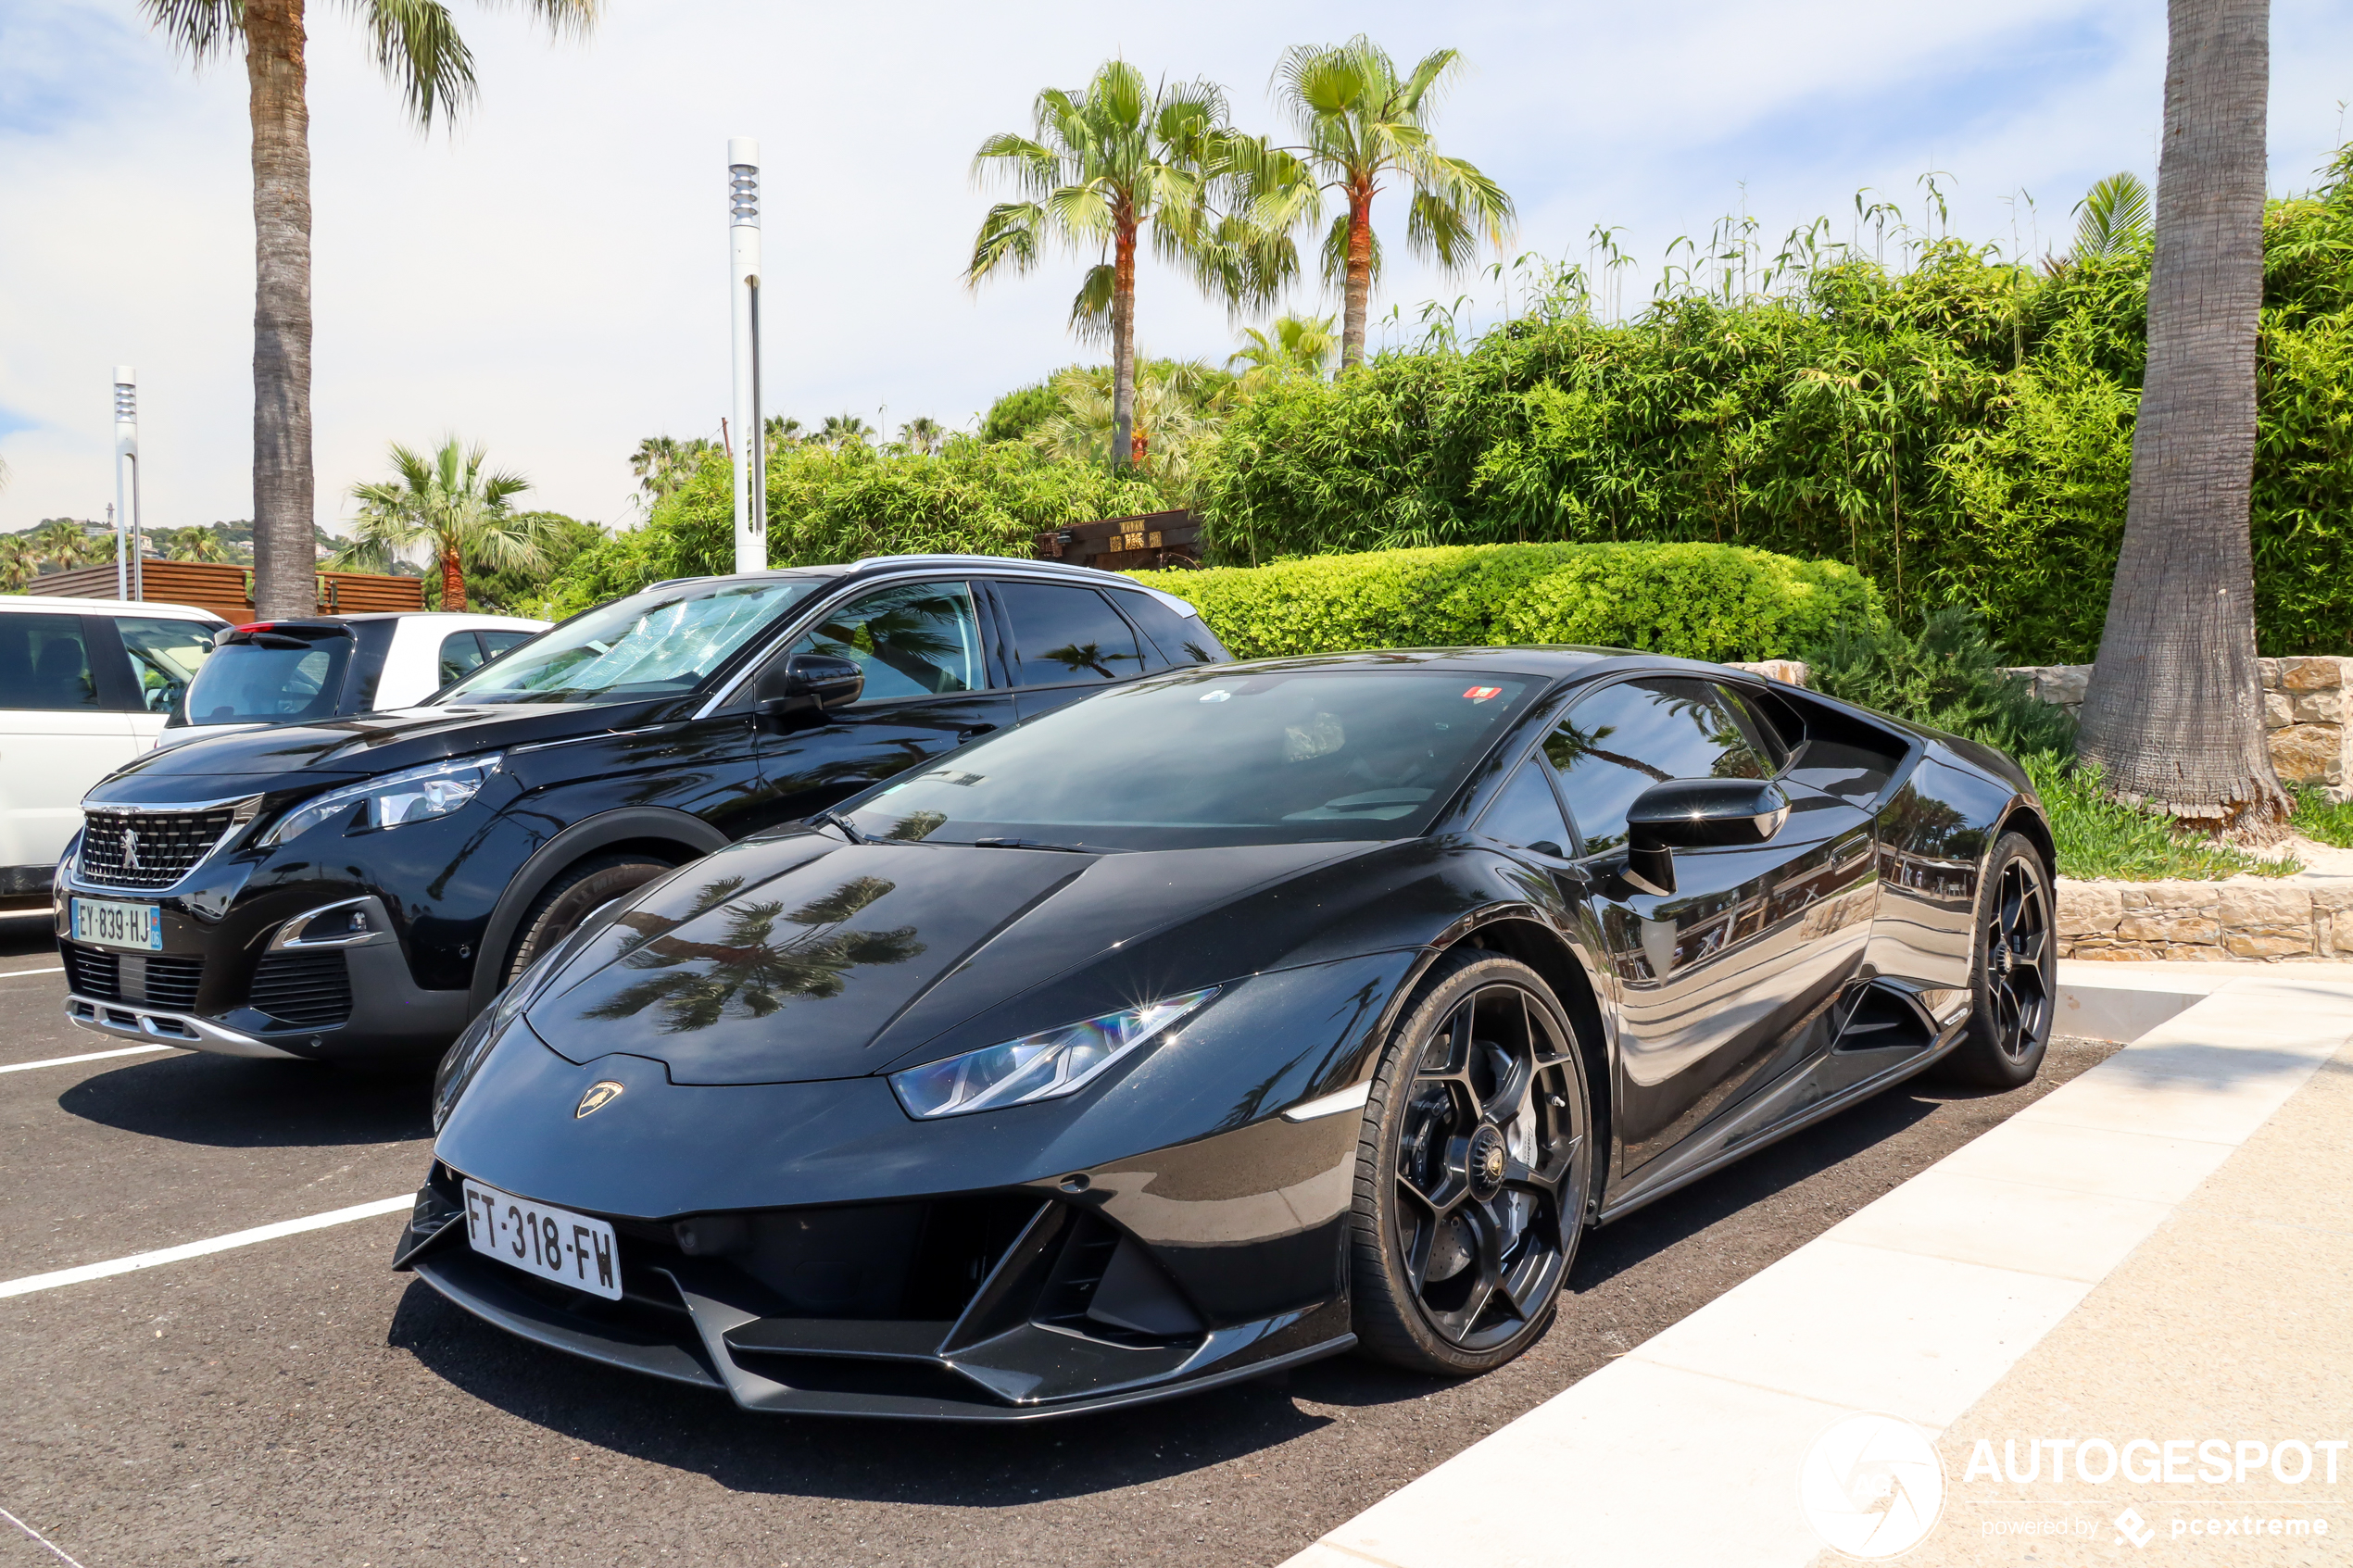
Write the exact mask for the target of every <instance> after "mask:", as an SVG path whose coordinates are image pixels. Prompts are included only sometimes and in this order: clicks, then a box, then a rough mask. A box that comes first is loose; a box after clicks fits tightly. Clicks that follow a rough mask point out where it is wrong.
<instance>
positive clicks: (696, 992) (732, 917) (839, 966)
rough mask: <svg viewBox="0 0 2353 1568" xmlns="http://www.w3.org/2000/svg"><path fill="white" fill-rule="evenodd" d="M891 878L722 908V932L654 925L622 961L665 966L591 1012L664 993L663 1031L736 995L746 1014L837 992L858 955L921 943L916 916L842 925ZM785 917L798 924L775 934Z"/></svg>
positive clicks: (886, 955) (706, 902)
mask: <svg viewBox="0 0 2353 1568" xmlns="http://www.w3.org/2000/svg"><path fill="white" fill-rule="evenodd" d="M731 884H732V885H731ZM740 885H741V884H740V883H739V882H735V881H734V879H730V881H729V883H714V884H710V885H708V886H706V887H705V888H704V889H703V890H702V894H701V896H700V897H698V898H697V899H696V901H695V913H696V914H702V913H707V912H709V911H710V910H711V909H715V908H716V907H718V906H719V905H720V904H722V903H724V902H725V901H726V899H728V898H729V897H732V896H733V895H734V894H735V893H736V890H737V888H738V887H740ZM892 886H893V884H891V883H888V882H886V881H884V880H883V879H882V878H880V877H873V876H862V877H857V878H853V879H852V880H851V881H849V882H846V883H844V884H842V885H840V886H839V887H837V888H836V889H834V890H833V891H832V892H831V893H828V894H826V895H824V897H820V898H814V899H812V900H811V901H810V902H808V903H806V904H804V905H802V906H801V907H800V908H799V909H794V910H792V911H791V912H790V913H786V911H785V907H784V905H783V904H782V903H781V902H778V901H770V902H765V903H758V904H746V905H743V906H742V907H740V908H738V909H735V910H734V911H732V912H731V913H730V914H729V915H728V916H727V917H726V928H725V932H724V939H723V940H720V941H716V942H700V941H691V940H688V939H686V938H684V937H680V936H675V935H670V934H669V932H668V931H664V932H662V933H661V934H660V935H650V934H648V935H647V936H646V939H645V940H643V941H641V942H640V943H639V944H638V945H637V946H636V947H634V948H632V949H631V950H630V952H629V953H628V955H627V956H626V957H624V958H623V960H621V961H622V962H623V964H625V965H626V966H627V967H629V968H631V969H637V970H661V971H668V972H666V973H659V974H653V975H649V976H648V978H646V979H644V980H640V981H637V982H635V984H633V985H627V986H624V987H623V988H622V989H621V990H620V991H618V992H616V993H615V994H614V995H613V996H612V997H610V999H609V1000H607V1001H605V1002H604V1003H602V1004H601V1005H599V1006H598V1007H595V1008H592V1009H590V1010H589V1011H588V1014H587V1016H588V1017H590V1018H610V1019H622V1018H631V1017H635V1015H636V1014H638V1013H640V1012H643V1011H644V1010H646V1009H647V1008H649V1007H652V1006H654V1005H655V1004H657V1003H659V1004H661V1010H662V1019H663V1021H662V1025H661V1028H662V1033H664V1034H666V1035H680V1034H685V1033H686V1032H687V1031H689V1030H694V1029H707V1028H709V1027H710V1026H711V1025H712V1024H714V1023H716V1022H719V1020H720V1019H721V1018H722V1017H723V1016H724V1014H725V1012H726V1010H727V1008H728V1006H729V1005H730V1004H731V1003H732V1004H734V1005H735V1006H736V1007H738V1008H739V1009H741V1010H742V1012H743V1014H744V1015H746V1016H749V1017H752V1018H765V1017H767V1016H768V1015H769V1014H770V1013H773V1012H774V1011H775V1010H777V1009H778V1008H779V1007H782V1006H783V1005H784V1004H785V1002H786V1001H787V1000H789V999H791V998H792V997H810V998H812V999H814V1000H823V999H824V998H826V997H837V996H839V995H840V994H841V991H842V987H843V985H845V984H846V982H845V979H844V976H845V975H847V974H848V972H849V971H850V970H852V969H854V968H856V967H858V966H859V965H861V964H882V963H903V962H905V961H906V960H909V959H912V958H913V957H914V956H915V955H917V954H918V953H921V952H922V951H923V950H924V945H923V944H922V943H921V942H918V941H916V940H915V928H914V927H912V926H901V927H900V928H899V929H897V930H895V931H848V930H844V929H842V927H843V925H844V923H845V922H848V921H849V919H850V918H851V917H852V916H854V915H856V914H857V913H858V911H860V910H861V909H864V908H865V907H866V906H867V905H869V904H871V903H873V902H874V901H875V899H877V898H880V897H882V896H883V895H885V894H886V893H888V892H889V891H890V890H891V887H892ZM688 918H689V919H692V918H693V916H691V915H690V916H689V917H688ZM623 920H624V922H627V920H628V917H625V916H624V917H623ZM779 921H782V922H786V924H787V925H790V926H798V927H800V928H801V929H800V930H799V931H797V932H791V933H788V934H787V935H785V936H784V937H783V938H782V939H781V940H778V939H776V936H775V933H776V925H777V922H779ZM679 923H681V924H683V923H684V922H679ZM670 929H671V930H674V929H675V927H674V926H673V927H671V928H670ZM684 965H691V966H693V967H691V968H682V967H680V966H684Z"/></svg>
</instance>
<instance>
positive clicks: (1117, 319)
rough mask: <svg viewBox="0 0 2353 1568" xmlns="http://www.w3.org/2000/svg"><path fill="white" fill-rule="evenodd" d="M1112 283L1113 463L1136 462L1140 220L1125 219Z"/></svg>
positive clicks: (1116, 465)
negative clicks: (1138, 222) (1137, 243)
mask: <svg viewBox="0 0 2353 1568" xmlns="http://www.w3.org/2000/svg"><path fill="white" fill-rule="evenodd" d="M1113 244H1114V255H1113V258H1112V274H1111V278H1112V282H1111V464H1112V467H1114V468H1115V469H1124V468H1126V467H1129V466H1130V465H1132V464H1133V463H1134V462H1135V460H1136V454H1135V450H1134V447H1135V440H1136V220H1134V219H1132V218H1126V217H1123V218H1122V219H1121V220H1119V229H1118V232H1117V233H1116V235H1115V236H1114V242H1113Z"/></svg>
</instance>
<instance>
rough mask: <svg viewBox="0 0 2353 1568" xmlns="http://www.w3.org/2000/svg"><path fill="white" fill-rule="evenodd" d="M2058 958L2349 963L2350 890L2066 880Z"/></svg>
mask: <svg viewBox="0 0 2353 1568" xmlns="http://www.w3.org/2000/svg"><path fill="white" fill-rule="evenodd" d="M2058 939H2059V957H2061V958H2063V959H2108V960H2117V961H2120V962H2132V963H2139V962H2147V961H2149V960H2173V961H2175V962H2180V961H2183V960H2186V961H2189V962H2192V963H2196V962H2200V961H2205V962H2221V961H2223V960H2247V959H2257V960H2262V961H2264V962H2267V963H2283V962H2289V961H2292V960H2297V959H2307V960H2309V959H2325V960H2331V961H2333V962H2337V963H2343V962H2347V961H2348V960H2353V882H2348V881H2347V879H2344V878H2339V877H2332V878H2328V879H2326V880H2325V881H2322V882H2321V883H2319V884H2305V883H2304V882H2303V880H2302V879H2300V878H2284V879H2282V880H2281V881H2279V882H2277V883H2271V884H2264V883H2259V882H2248V881H2231V882H2069V881H2066V880H2064V879H2062V880H2061V881H2060V883H2059V884H2058Z"/></svg>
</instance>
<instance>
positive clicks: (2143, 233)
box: [2075, 169, 2149, 259]
mask: <svg viewBox="0 0 2353 1568" xmlns="http://www.w3.org/2000/svg"><path fill="white" fill-rule="evenodd" d="M2075 213H2076V218H2075V256H2076V257H2077V258H2078V259H2086V258H2089V257H2111V256H2122V255H2124V254H2125V253H2126V252H2128V251H2132V250H2137V249H2138V248H2140V247H2141V246H2142V245H2146V244H2148V243H2149V188H2148V187H2147V186H2146V185H2145V184H2143V183H2142V182H2141V177H2140V176H2139V175H2137V174H2135V173H2133V171H2132V170H2130V169H2126V170H2124V171H2122V172H2120V173H2116V174H2111V175H2109V176H2108V178H2107V179H2105V180H2103V181H2101V182H2099V183H2098V184H2096V185H2094V186H2093V187H2092V188H2091V189H2090V190H2089V191H2087V192H2085V193H2084V194H2083V199H2082V201H2080V202H2077V203H2076V204H2075Z"/></svg>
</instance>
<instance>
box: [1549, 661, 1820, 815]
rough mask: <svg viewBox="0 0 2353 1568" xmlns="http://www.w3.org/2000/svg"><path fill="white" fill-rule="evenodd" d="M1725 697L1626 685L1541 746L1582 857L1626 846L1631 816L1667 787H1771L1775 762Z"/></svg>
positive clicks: (1697, 684)
mask: <svg viewBox="0 0 2353 1568" xmlns="http://www.w3.org/2000/svg"><path fill="white" fill-rule="evenodd" d="M1754 723H1755V720H1754V719H1752V718H1751V717H1750V716H1749V715H1748V713H1747V712H1746V711H1745V709H1736V708H1735V707H1734V705H1733V704H1732V703H1731V702H1730V700H1729V698H1728V697H1727V696H1726V695H1725V693H1724V691H1723V689H1722V688H1721V687H1718V686H1717V685H1715V684H1713V683H1711V682H1706V681H1687V680H1673V679H1658V678H1654V679H1648V680H1641V681H1621V682H1619V683H1617V684H1616V685H1610V686H1604V687H1603V688H1602V689H1601V690H1600V691H1597V692H1595V693H1593V694H1592V696H1587V697H1585V698H1583V699H1581V700H1580V701H1579V703H1578V704H1577V706H1576V707H1574V708H1572V709H1569V711H1568V717H1567V719H1565V720H1563V721H1561V725H1560V727H1559V728H1558V729H1556V730H1554V732H1553V733H1552V734H1550V735H1548V736H1546V737H1545V740H1544V755H1545V757H1546V758H1547V759H1550V761H1551V762H1552V764H1553V766H1554V769H1556V770H1557V771H1558V772H1559V774H1560V781H1561V794H1562V795H1563V796H1564V797H1566V798H1567V801H1568V809H1569V811H1570V813H1571V814H1572V815H1574V816H1575V817H1576V819H1577V828H1578V832H1579V834H1582V835H1583V837H1584V840H1585V852H1586V853H1587V854H1589V855H1592V854H1599V853H1601V852H1602V851H1603V850H1605V849H1615V848H1617V847H1619V846H1620V845H1622V844H1624V843H1625V842H1626V809H1627V808H1628V807H1629V806H1631V805H1632V804H1633V803H1634V797H1636V796H1638V795H1640V794H1642V791H1644V790H1646V789H1648V788H1650V786H1651V785H1653V784H1664V783H1665V782H1667V780H1668V779H1706V778H1718V779H1766V778H1770V777H1772V776H1773V772H1774V765H1775V760H1776V759H1773V758H1771V757H1767V756H1760V755H1758V753H1757V751H1756V749H1755V746H1754V745H1752V744H1751V741H1750V739H1749V736H1748V735H1747V734H1746V733H1744V730H1743V726H1744V725H1749V726H1753V725H1754Z"/></svg>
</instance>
